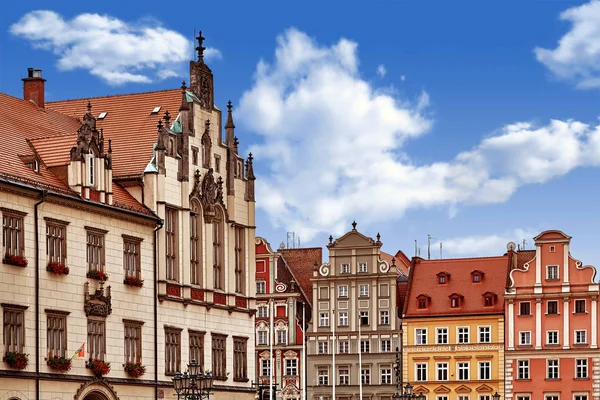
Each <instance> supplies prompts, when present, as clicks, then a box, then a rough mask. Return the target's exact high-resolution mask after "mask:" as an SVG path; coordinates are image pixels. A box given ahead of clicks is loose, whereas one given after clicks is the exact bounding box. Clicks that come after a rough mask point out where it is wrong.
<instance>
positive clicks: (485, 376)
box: [479, 361, 492, 381]
mask: <svg viewBox="0 0 600 400" xmlns="http://www.w3.org/2000/svg"><path fill="white" fill-rule="evenodd" d="M479 379H480V380H482V381H487V380H490V379H492V364H491V363H490V362H489V361H480V362H479Z"/></svg>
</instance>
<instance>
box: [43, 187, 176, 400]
mask: <svg viewBox="0 0 600 400" xmlns="http://www.w3.org/2000/svg"><path fill="white" fill-rule="evenodd" d="M142 193H143V191H142ZM163 225H164V221H163V220H162V219H160V220H159V221H158V226H157V227H156V228H154V236H153V238H152V249H153V252H152V253H153V255H154V398H155V399H158V282H157V280H158V268H157V261H158V260H157V258H158V257H157V255H156V252H157V250H158V249H157V246H156V242H157V235H158V231H159V230H161V229H162V227H163ZM38 400H39V399H38Z"/></svg>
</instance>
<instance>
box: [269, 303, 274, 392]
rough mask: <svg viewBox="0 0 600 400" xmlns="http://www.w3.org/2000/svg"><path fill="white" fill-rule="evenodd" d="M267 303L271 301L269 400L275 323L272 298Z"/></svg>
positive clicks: (271, 386)
mask: <svg viewBox="0 0 600 400" xmlns="http://www.w3.org/2000/svg"><path fill="white" fill-rule="evenodd" d="M269 303H271V310H270V311H271V313H270V314H271V315H270V319H269V322H270V324H271V333H270V335H269V336H270V339H271V340H269V345H270V349H269V356H270V357H271V361H269V364H270V365H269V367H270V368H269V370H270V371H269V398H270V400H273V369H274V368H275V366H274V365H273V341H274V340H275V323H274V317H273V313H274V307H273V298H271V299H270V301H269Z"/></svg>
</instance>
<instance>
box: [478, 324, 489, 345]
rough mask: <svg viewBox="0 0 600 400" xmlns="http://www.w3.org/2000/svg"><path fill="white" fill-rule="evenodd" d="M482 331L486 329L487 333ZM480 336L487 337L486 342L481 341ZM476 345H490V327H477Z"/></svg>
mask: <svg viewBox="0 0 600 400" xmlns="http://www.w3.org/2000/svg"><path fill="white" fill-rule="evenodd" d="M483 329H487V332H483ZM482 335H487V336H488V337H487V340H485V341H484V340H481V339H482ZM477 343H492V327H491V326H490V325H482V326H478V327H477Z"/></svg>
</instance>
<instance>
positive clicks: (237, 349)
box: [233, 337, 248, 382]
mask: <svg viewBox="0 0 600 400" xmlns="http://www.w3.org/2000/svg"><path fill="white" fill-rule="evenodd" d="M247 343H248V339H247V338H241V337H234V338H233V380H234V381H237V382H240V381H247V380H248V352H247Z"/></svg>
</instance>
